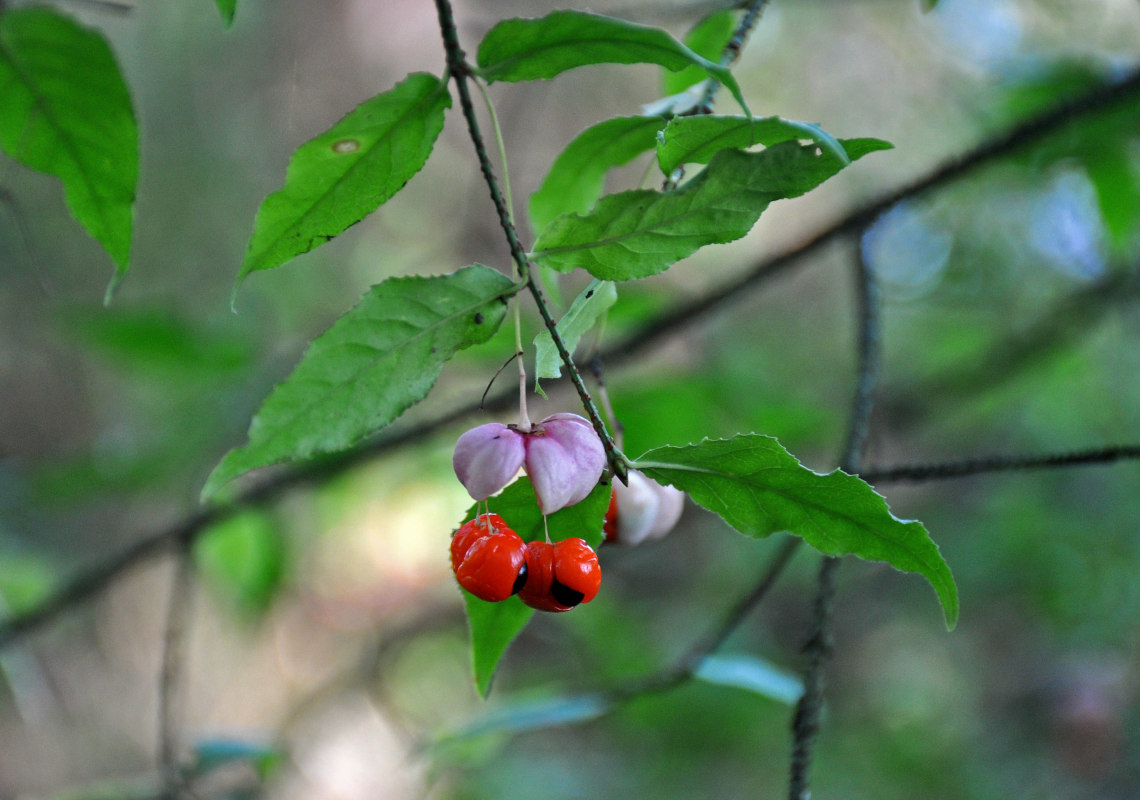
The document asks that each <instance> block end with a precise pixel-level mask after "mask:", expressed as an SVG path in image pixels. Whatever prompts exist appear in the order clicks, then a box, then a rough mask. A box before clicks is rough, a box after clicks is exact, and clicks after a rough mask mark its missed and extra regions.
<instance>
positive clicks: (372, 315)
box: [202, 265, 518, 497]
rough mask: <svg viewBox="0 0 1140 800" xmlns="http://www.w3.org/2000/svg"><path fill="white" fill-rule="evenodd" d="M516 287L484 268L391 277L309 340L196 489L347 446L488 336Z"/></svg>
mask: <svg viewBox="0 0 1140 800" xmlns="http://www.w3.org/2000/svg"><path fill="white" fill-rule="evenodd" d="M517 291H518V287H517V286H516V285H515V284H514V283H512V282H511V280H510V279H508V278H506V277H505V276H503V275H502V274H501V273H499V272H496V271H495V270H493V269H490V268H489V267H484V266H481V265H475V266H471V267H465V268H464V269H461V270H459V271H458V272H455V273H452V274H451V275H443V276H437V277H430V278H425V277H418V276H417V277H405V278H390V279H389V280H386V281H384V282H383V283H379V284H377V285H376V286H373V287H372V289H371V290H370V291H369V292H368V294H366V295H365V296H364V299H363V300H361V301H360V303H359V304H358V305H357V306H356V307H355V308H354V309H352V310H351V311H349V312H348V313H347V314H345V315H344V316H342V317H341V318H340V319H339V320H337V321H336V323H335V324H334V325H333V326H332V327H331V328H329V329H328V330H327V331H325V332H324V333H323V334H321V336H319V337H318V338H316V339H314V340H313V342H312V344H311V345H309V349H308V352H306V353H305V356H304V358H303V359H302V360H301V363H300V364H298V365H297V368H296V369H295V370H294V371H293V374H292V375H290V376H289V377H288V378H287V379H286V380H285V381H284V382H283V383H281V384H279V385H278V386H277V387H276V388H275V389H274V390H273V393H272V394H270V395H269V398H268V399H267V400H266V401H265V404H264V405H263V406H262V407H261V410H260V411H258V412H257V415H256V416H255V417H254V418H253V424H252V425H250V429H249V444H247V445H246V446H245V447H243V448H239V449H236V450H231V451H230V452H229V454H227V455H226V457H225V458H223V459H222V462H221V463H220V464H218V466H217V467H215V468H214V471H213V473H212V474H211V475H210V477H209V479H208V480H207V481H206V487H205V488H204V489H203V490H202V494H203V496H204V497H208V496H209V495H211V494H213V493H214V492H215V491H216V490H217V489H218V488H219V487H221V486H223V485H224V484H226V483H227V482H229V481H231V480H233V479H234V478H236V477H237V476H238V475H241V474H242V473H245V472H248V471H249V470H251V469H256V468H257V467H263V466H267V465H269V464H275V463H278V462H281V461H286V460H297V459H305V458H309V457H311V456H314V455H318V454H322V453H332V452H336V451H338V450H343V449H344V448H346V447H349V446H350V445H352V444H353V443H354V442H356V441H358V440H359V439H361V438H362V437H364V436H367V435H368V434H371V433H375V432H376V431H378V430H380V429H381V428H383V427H384V426H385V425H387V424H388V423H390V422H391V421H392V420H394V419H396V418H397V417H398V416H399V415H400V414H402V413H403V412H404V411H405V410H406V409H407V408H408V407H409V406H411V405H413V404H415V403H417V402H419V401H420V400H422V399H423V398H424V396H425V395H427V393H428V391H429V390H430V389H431V387H432V386H433V385H434V384H435V379H436V377H437V376H438V375H439V372H440V370H441V369H442V368H443V365H444V363H445V362H446V361H447V360H448V359H450V358H451V357H452V356H453V355H454V354H455V353H456V351H458V350H461V349H463V348H465V347H470V346H471V345H474V344H480V343H482V342H485V341H487V340H488V339H489V338H491V336H493V335H494V333H495V331H496V330H498V327H499V325H500V324H501V323H502V321H503V315H504V314H505V313H506V303H505V302H503V300H504V298H506V297H508V296H510V295H512V294H514V293H515V292H517Z"/></svg>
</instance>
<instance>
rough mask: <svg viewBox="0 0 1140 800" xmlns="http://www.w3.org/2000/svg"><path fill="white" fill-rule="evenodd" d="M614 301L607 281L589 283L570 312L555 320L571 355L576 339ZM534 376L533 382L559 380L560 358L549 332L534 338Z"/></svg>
mask: <svg viewBox="0 0 1140 800" xmlns="http://www.w3.org/2000/svg"><path fill="white" fill-rule="evenodd" d="M616 302H617V289H615V288H614V285H613V284H612V283H610V282H609V281H599V280H593V281H590V285H589V286H587V287H586V288H585V289H583V290H582V293H581V294H579V295H578V296H577V297H576V298H574V302H573V303H571V304H570V309H569V310H568V311H567V312H566V313H565V314H564V315H563V317H562V319H560V320H558V332H559V333H560V334H561V335H562V341H563V343H565V345H566V349H567V350H569V351H570V352H571V353H573V352H574V348H575V347H577V346H578V340H579V339H581V338H582V336H583V335H584V334H585V333H586V332H587V331H589V330H590V329H591V328H593V327H594V324H595V323H596V322H597V321H598V317H600V316H602V314H605V313H606V310H607V309H608V308H609V307H610V306H612V305H613V304H614V303H616ZM534 349H535V356H534V377H535V380H542V379H544V378H561V377H562V358H561V357H560V356H559V355H558V348H556V347H555V346H554V339H552V338H551V336H550V331H546V330H544V331H542V332H541V333H539V334H538V335H537V336H535V337H534Z"/></svg>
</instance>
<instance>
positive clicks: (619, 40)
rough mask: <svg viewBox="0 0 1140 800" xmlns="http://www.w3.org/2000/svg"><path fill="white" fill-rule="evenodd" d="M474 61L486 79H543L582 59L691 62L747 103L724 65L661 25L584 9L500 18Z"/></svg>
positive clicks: (671, 65) (675, 66) (675, 65)
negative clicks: (531, 16)
mask: <svg viewBox="0 0 1140 800" xmlns="http://www.w3.org/2000/svg"><path fill="white" fill-rule="evenodd" d="M477 61H478V65H479V75H480V76H482V78H483V79H484V80H486V81H487V82H488V83H493V82H495V81H512V82H513V81H533V80H544V79H546V78H553V77H554V76H555V75H558V74H560V73H562V72H565V71H566V70H568V69H573V68H574V67H581V66H585V65H587V64H658V65H659V66H662V67H664V68H665V69H668V70H670V71H673V72H678V71H680V70H682V69H684V68H685V67H688V66H696V67H698V68H700V69H701V70H702V71H704V72H705V73H706V74H708V75H710V76H711V77H713V78H716V79H717V80H718V81H720V82H721V83H722V84H724V85H725V86H726V87H728V90H729V91H730V92H732V95H733V97H735V98H736V102H738V103H740V106H741V108H743V109H745V111H747V108H748V107H747V105H746V104H745V102H744V96H743V95H742V94H741V93H740V86H739V85H737V83H736V79H735V78H734V77H733V76H732V73H731V72H729V70H728V69H727V68H726V67H722V66H721V65H720V64H717V63H715V62H713V61H709V60H708V59H707V58H704V57H703V56H700V55H697V54H696V53H694V52H693V51H692V50H690V49H689V48H688V47H686V46H685V45H683V44H681V43H680V42H678V41H677V40H676V39H674V38H673V37H672V36H670V35H669V34H668V33H666V32H665V31H663V30H661V29H660V28H651V27H648V26H646V25H638V24H637V23H634V22H627V21H626V20H621V19H615V18H614V17H604V16H601V15H598V14H589V13H586V12H584V11H554V12H552V13H550V14H547V15H546V16H545V17H541V18H539V19H507V20H503V21H502V22H500V23H499V24H498V25H496V26H495V27H493V28H491V30H490V31H488V32H487V35H486V36H485V37H484V38H483V41H482V42H481V43H480V44H479V53H478V56H477Z"/></svg>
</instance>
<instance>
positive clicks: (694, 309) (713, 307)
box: [0, 71, 1140, 648]
mask: <svg viewBox="0 0 1140 800" xmlns="http://www.w3.org/2000/svg"><path fill="white" fill-rule="evenodd" d="M1137 96H1140V71H1134V72H1132V73H1129V75H1128V77H1127V78H1126V79H1125V80H1123V81H1121V82H1119V83H1114V84H1111V85H1108V86H1102V87H1099V88H1097V89H1094V90H1092V91H1090V92H1087V93H1085V94H1083V95H1081V96H1079V97H1077V98H1076V99H1074V100H1071V101H1069V102H1066V103H1062V104H1061V105H1060V106H1058V107H1057V108H1055V109H1053V110H1051V111H1048V112H1045V113H1044V114H1041V115H1039V116H1037V117H1034V118H1032V119H1030V120H1029V121H1028V122H1026V123H1023V124H1022V125H1019V126H1017V127H1015V128H1014V129H1013V130H1012V131H1010V132H1008V133H1006V134H1004V135H1001V136H998V137H997V138H995V139H992V140H989V141H987V142H985V143H983V144H982V145H980V146H979V147H977V148H976V149H974V150H972V151H971V152H969V153H967V154H965V155H963V156H961V157H959V158H957V159H954V160H953V161H951V162H949V163H948V164H946V165H944V166H942V167H939V168H937V169H935V170H933V171H931V172H930V173H928V174H927V175H926V176H925V177H923V178H920V179H919V180H917V181H915V182H913V183H911V184H908V185H907V186H904V187H902V188H900V189H897V190H895V191H893V192H890V193H888V194H886V195H884V196H883V197H880V198H878V199H874V200H871V201H870V202H868V203H867V204H865V205H864V206H862V207H860V208H858V209H856V210H854V211H852V212H850V213H849V214H848V215H847V216H845V217H843V218H842V219H840V220H839V221H837V222H836V223H834V224H832V225H830V226H828V227H827V228H825V229H824V230H822V231H820V232H818V233H817V234H816V235H815V236H813V237H811V238H810V239H808V240H807V241H806V242H804V243H803V244H801V245H799V246H798V247H795V248H792V249H790V250H786V251H784V252H782V253H778V254H776V255H774V256H771V257H769V258H766V259H763V260H762V261H760V262H759V263H757V265H756V266H755V267H754V268H753V269H752V270H750V271H749V272H748V273H746V274H745V275H743V276H742V277H741V278H739V279H738V280H736V281H733V282H732V283H731V284H728V285H726V286H724V287H722V288H720V289H717V290H714V291H712V292H710V293H709V294H707V295H704V296H703V297H699V298H696V299H694V300H692V301H690V302H688V303H683V304H680V305H677V306H675V307H673V308H672V309H669V310H666V311H664V312H662V313H661V314H659V315H658V316H656V317H654V318H653V319H651V320H649V321H648V322H647V323H646V324H645V325H643V326H642V327H641V329H640V330H638V331H636V332H635V333H634V334H632V335H631V336H629V337H628V338H626V339H624V340H623V341H621V342H618V343H617V344H615V345H613V346H611V347H609V348H606V349H605V350H603V351H602V352H601V353H600V354H599V355H600V356H601V357H602V359H603V360H604V361H605V363H606V364H607V365H609V366H610V367H613V366H614V365H616V364H621V363H624V362H626V361H629V360H631V359H633V358H634V357H635V356H638V355H640V354H642V353H643V352H644V351H645V350H646V349H648V348H649V347H650V346H652V345H654V344H656V343H657V342H659V341H662V340H665V339H669V338H672V337H675V336H679V335H681V334H683V333H685V332H686V331H687V330H688V329H689V328H690V327H691V326H692V325H693V324H695V323H696V322H697V321H698V320H701V319H704V318H706V317H708V316H709V315H711V314H713V313H714V312H717V311H719V310H720V309H722V308H723V307H724V306H726V305H728V303H729V302H730V301H732V300H738V299H740V297H741V296H743V294H744V293H745V290H747V289H752V288H756V287H758V286H760V285H762V284H764V283H765V282H766V281H767V280H768V279H770V278H773V277H776V276H777V275H779V274H781V273H783V272H784V271H785V270H786V269H788V268H790V267H792V266H793V265H794V264H796V263H797V262H799V261H801V260H802V259H804V258H805V257H806V256H808V255H810V254H812V253H815V252H817V251H818V250H820V249H821V248H822V247H823V246H824V245H825V244H828V243H830V242H832V241H836V240H838V239H840V238H842V237H845V236H850V235H854V234H857V233H858V232H860V231H861V230H862V229H863V228H865V227H866V226H867V225H868V224H869V223H870V222H872V221H873V220H874V219H876V218H877V217H878V216H879V215H880V214H882V213H883V212H884V211H886V210H888V209H889V208H891V207H892V206H894V205H895V204H896V203H898V202H900V201H902V200H905V199H908V198H911V197H915V196H917V195H920V194H924V193H926V192H928V191H931V190H933V189H936V188H939V187H941V186H944V185H947V184H949V183H951V182H952V181H954V180H956V179H958V178H960V177H962V176H964V175H965V174H967V173H968V172H970V171H971V170H974V169H977V168H979V167H982V166H985V165H987V164H990V163H992V162H994V161H996V160H997V159H999V158H1001V157H1003V156H1006V155H1009V154H1010V153H1012V152H1014V151H1015V150H1017V149H1018V148H1021V147H1025V146H1028V145H1030V144H1033V143H1035V142H1038V141H1040V140H1041V139H1042V138H1044V137H1045V136H1047V135H1049V134H1052V133H1055V132H1057V131H1058V130H1060V129H1062V128H1063V127H1064V126H1065V124H1067V123H1068V122H1070V121H1072V120H1074V119H1077V118H1081V117H1085V116H1088V115H1091V114H1094V113H1097V112H1099V111H1103V110H1105V109H1108V108H1111V107H1112V106H1114V105H1117V104H1120V103H1123V102H1125V101H1126V100H1129V99H1134V98H1136V97H1137ZM1062 322H1063V320H1060V319H1058V320H1056V324H1062ZM515 398H516V390H515V389H513V388H507V389H506V390H505V391H501V392H498V393H495V394H492V395H491V396H490V397H488V399H487V400H486V402H485V403H482V404H481V403H479V402H472V403H468V404H466V405H462V406H457V407H455V408H454V409H452V410H451V411H449V412H447V413H445V414H442V415H440V416H438V417H436V418H434V419H431V420H428V421H426V422H423V423H421V424H419V425H415V426H411V427H407V428H404V429H403V430H401V431H399V432H396V433H390V434H386V435H383V436H380V437H378V438H376V439H373V440H370V441H368V442H365V443H363V444H361V445H360V446H358V447H356V448H354V449H351V450H348V451H345V452H344V453H341V454H338V455H335V456H331V457H328V458H324V459H320V460H317V461H312V462H306V463H304V464H299V465H294V466H290V467H286V468H284V469H281V470H278V471H275V472H272V473H270V474H269V475H268V476H267V477H265V478H263V479H262V480H261V481H260V482H257V483H255V484H252V485H250V486H249V487H248V488H246V489H245V490H244V491H241V492H239V493H237V494H236V495H235V496H234V497H233V498H232V499H231V501H230V502H229V504H227V505H212V506H208V507H206V508H203V509H198V510H196V511H194V512H193V513H191V514H189V515H188V516H186V517H185V518H183V519H182V520H180V521H177V522H175V523H173V524H172V525H170V526H169V527H166V528H163V529H160V530H158V531H155V532H153V533H151V534H149V535H145V536H143V537H142V538H141V539H139V540H138V541H137V542H135V543H134V544H132V545H130V546H128V547H126V548H124V549H123V550H122V551H120V552H119V553H116V554H114V555H112V556H111V557H110V558H107V559H105V560H104V561H102V562H100V563H97V564H94V565H92V566H90V567H88V568H87V569H85V570H83V571H81V572H80V573H79V574H77V575H76V576H74V577H72V578H71V579H70V580H69V581H67V582H66V583H65V584H63V585H62V586H61V587H60V588H59V589H58V590H57V591H56V592H55V593H54V594H52V595H50V596H49V597H48V598H47V599H46V600H44V601H43V602H42V603H41V604H40V605H38V606H36V607H35V608H32V609H30V610H28V611H25V612H23V613H20V614H17V615H15V616H13V617H10V618H8V619H6V620H3V621H0V648H4V647H6V646H8V645H10V644H12V643H13V642H15V641H17V640H19V639H21V638H23V637H24V636H26V635H27V634H29V633H32V632H33V631H35V630H37V629H39V628H40V627H42V626H44V625H45V624H47V623H48V622H51V621H52V620H54V619H55V618H56V617H57V616H59V615H60V614H61V613H63V612H64V611H67V610H68V609H70V608H72V607H74V606H77V605H80V604H82V603H83V602H84V601H86V600H88V599H89V598H90V597H92V596H93V595H94V594H96V593H97V592H99V591H101V590H102V589H103V588H104V587H106V586H108V585H109V584H110V583H112V582H113V581H115V580H116V579H117V578H118V577H119V575H120V574H122V573H123V572H125V571H126V570H128V569H130V568H132V567H134V566H135V565H137V564H141V563H143V562H144V561H147V560H149V559H151V558H154V557H156V556H158V555H160V554H162V553H164V552H166V551H167V550H169V549H170V548H171V547H172V546H174V545H175V544H176V543H178V542H182V541H186V542H192V541H194V540H195V539H196V538H197V537H198V536H199V535H201V534H202V533H203V532H204V531H205V530H207V529H208V528H210V527H211V526H212V525H214V524H216V523H218V522H221V521H223V520H225V519H228V518H229V517H231V516H233V515H234V514H236V513H238V512H239V511H241V510H243V509H246V508H251V507H257V506H262V505H265V504H266V503H269V502H272V501H273V500H274V499H275V498H277V497H279V496H280V495H282V494H284V493H285V492H288V491H291V490H293V489H296V488H298V487H301V486H306V485H310V484H314V483H320V482H322V481H325V480H327V479H329V478H331V477H334V476H336V475H338V474H341V473H343V472H344V471H346V470H348V469H349V468H351V467H353V466H356V465H357V464H360V463H362V462H364V461H368V460H371V459H374V458H377V457H379V456H382V455H386V454H388V453H391V452H393V451H394V450H397V449H399V448H401V447H405V446H408V445H411V444H414V443H417V442H420V441H422V440H424V439H426V438H427V437H429V436H432V435H434V434H435V433H438V432H439V431H441V430H443V429H445V428H447V427H449V426H451V425H455V424H458V423H459V422H461V421H463V420H465V419H467V418H469V417H471V416H474V415H475V414H477V413H479V412H480V410H481V409H482V410H485V411H492V412H495V411H501V410H503V409H506V408H509V407H510V405H511V403H512V401H513V400H514V399H515Z"/></svg>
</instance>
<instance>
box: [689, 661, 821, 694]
mask: <svg viewBox="0 0 1140 800" xmlns="http://www.w3.org/2000/svg"><path fill="white" fill-rule="evenodd" d="M693 677H695V678H699V679H700V680H702V681H705V682H706V683H715V684H717V685H719V686H731V687H733V688H735V689H743V690H745V691H746V692H753V693H754V694H758V695H760V696H761V697H767V698H768V699H769V700H775V701H776V702H778V703H783V704H784V705H788V706H794V705H795V704H796V703H797V702H799V699H800V695H802V694H803V693H804V686H803V683H802V682H801V681H800V679H799V678H797V677H796V676H795V675H789V674H788V673H787V672H784V671H783V670H782V669H779V668H778V667H776V666H775V665H773V664H772V663H771V662H769V661H765V660H764V659H762V658H755V657H754V656H743V655H735V656H706V657H705V660H704V661H702V662H701V664H700V666H698V667H697V669H696V671H695V672H694V673H693Z"/></svg>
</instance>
